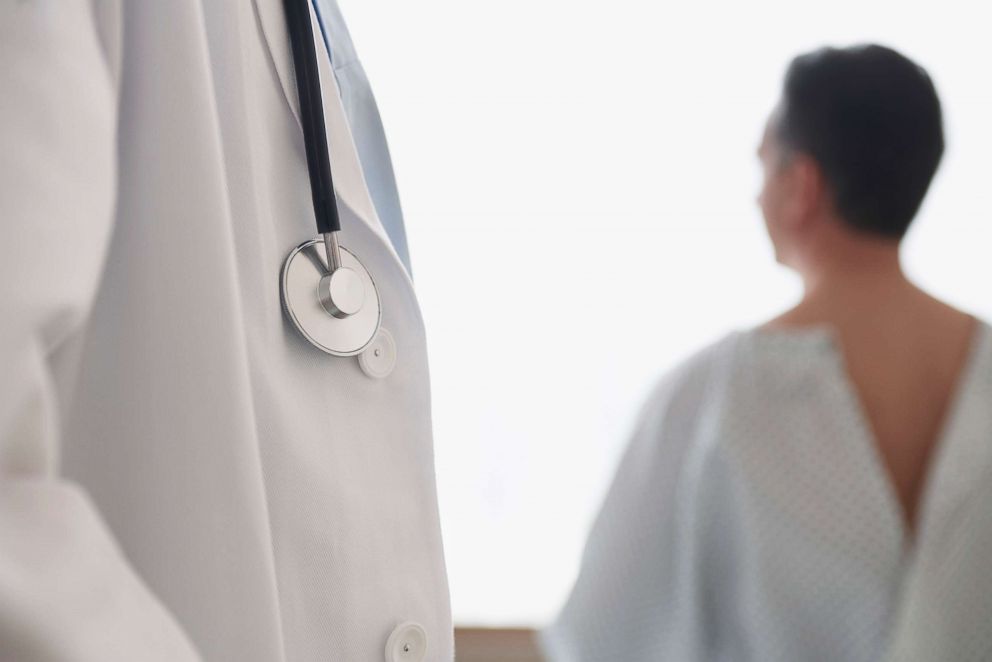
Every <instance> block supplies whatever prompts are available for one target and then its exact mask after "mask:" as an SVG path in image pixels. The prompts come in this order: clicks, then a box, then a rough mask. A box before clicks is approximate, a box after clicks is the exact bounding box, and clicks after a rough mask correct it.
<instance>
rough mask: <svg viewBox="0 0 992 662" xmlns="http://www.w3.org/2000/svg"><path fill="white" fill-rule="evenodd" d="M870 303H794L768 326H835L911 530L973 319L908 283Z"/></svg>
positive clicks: (965, 354) (964, 358)
mask: <svg viewBox="0 0 992 662" xmlns="http://www.w3.org/2000/svg"><path fill="white" fill-rule="evenodd" d="M873 303H874V305H872V306H871V309H870V312H863V311H862V312H860V313H859V312H858V311H852V310H850V309H849V310H847V311H845V312H846V313H847V314H837V313H836V312H834V311H831V310H830V307H829V306H822V307H820V308H819V309H818V308H817V306H816V305H815V304H812V305H806V306H804V305H800V306H799V307H797V308H795V309H793V310H792V311H790V312H789V313H786V314H785V315H783V316H781V317H779V318H778V319H776V320H774V321H772V322H770V323H769V324H768V325H767V326H766V328H770V329H789V328H802V327H806V326H810V325H814V326H829V327H831V328H833V329H835V331H836V334H837V337H838V338H837V339H838V341H839V345H840V351H841V353H842V355H843V361H844V366H845V369H846V372H847V375H848V378H849V379H850V380H851V383H852V386H853V389H854V391H855V392H856V394H857V397H858V400H859V402H860V407H861V409H862V412H863V414H864V415H865V417H866V422H867V424H868V427H869V431H870V434H871V439H872V442H873V443H874V445H875V447H876V449H877V451H878V453H879V454H880V457H881V459H882V461H883V463H884V465H885V467H886V469H887V471H888V475H889V478H890V480H891V482H892V487H893V489H894V490H895V495H896V497H897V498H898V501H899V505H900V506H901V509H902V514H903V518H904V520H905V522H906V526H907V528H908V530H909V531H913V530H914V529H915V528H916V524H917V519H918V513H919V506H920V501H921V496H922V494H923V492H924V490H925V488H926V477H927V475H928V473H929V471H928V469H929V467H930V464H931V462H930V460H931V459H932V458H933V456H934V451H935V449H936V448H937V447H938V446H939V444H940V441H941V438H942V436H943V432H944V428H945V421H946V420H947V419H948V416H949V413H950V411H951V409H952V408H953V406H954V401H955V396H956V394H957V391H958V389H957V387H958V384H959V383H960V382H961V380H962V373H963V372H964V371H965V368H966V366H967V361H968V358H969V356H970V354H971V353H972V349H973V346H974V339H975V335H976V328H977V322H976V320H975V319H974V318H973V317H971V316H970V315H967V314H965V313H962V312H960V311H958V310H955V309H954V308H952V307H950V306H948V305H946V304H944V303H942V302H940V301H938V300H937V299H934V298H932V297H930V296H928V295H927V294H925V293H924V292H922V291H920V290H918V289H916V288H912V287H909V288H905V289H904V290H903V291H900V292H894V293H893V294H892V295H891V296H889V297H886V298H884V299H882V298H879V299H878V300H877V301H875V302H873Z"/></svg>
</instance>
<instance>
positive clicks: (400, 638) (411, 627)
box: [386, 622, 427, 662]
mask: <svg viewBox="0 0 992 662" xmlns="http://www.w3.org/2000/svg"><path fill="white" fill-rule="evenodd" d="M426 657H427V632H426V631H425V630H424V628H423V627H421V626H420V624H419V623H412V622H407V623H403V624H402V625H399V626H397V628H396V629H395V630H393V632H392V634H390V635H389V639H388V640H387V641H386V662H422V661H423V660H424V659H425V658H426Z"/></svg>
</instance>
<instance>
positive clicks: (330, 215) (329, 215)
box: [283, 0, 341, 235]
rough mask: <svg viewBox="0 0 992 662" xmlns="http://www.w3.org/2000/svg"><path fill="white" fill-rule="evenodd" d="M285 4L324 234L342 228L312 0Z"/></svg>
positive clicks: (316, 214)
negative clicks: (319, 68)
mask: <svg viewBox="0 0 992 662" xmlns="http://www.w3.org/2000/svg"><path fill="white" fill-rule="evenodd" d="M283 7H284V8H285V10H286V23H287V25H288V27H289V38H290V43H291V44H292V49H293V64H294V65H295V68H296V89H297V94H298V96H299V100H300V122H301V124H302V125H303V142H304V145H305V147H306V153H307V169H308V170H309V171H310V194H311V196H312V197H313V213H314V217H315V218H316V220H317V234H318V235H324V234H328V233H332V232H338V231H340V230H341V219H340V218H339V216H338V206H337V199H336V197H335V194H334V178H333V176H332V174H331V159H330V155H329V154H328V149H327V130H326V128H325V125H324V106H323V99H322V97H321V93H320V74H319V72H318V70H317V50H316V47H315V45H314V36H313V25H312V24H311V22H310V0H283Z"/></svg>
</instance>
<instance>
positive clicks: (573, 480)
mask: <svg viewBox="0 0 992 662" xmlns="http://www.w3.org/2000/svg"><path fill="white" fill-rule="evenodd" d="M339 1H340V4H341V6H342V10H343V12H344V13H345V16H346V18H347V19H348V21H349V24H350V27H351V31H352V36H353V37H354V40H355V44H356V47H357V49H358V52H359V55H360V56H361V57H362V60H363V62H364V65H365V68H366V71H367V72H368V74H369V78H370V79H371V81H372V84H373V87H374V89H375V91H376V95H377V97H378V100H379V104H380V109H381V111H382V115H383V121H384V122H385V125H386V131H387V134H388V137H389V140H390V143H391V147H392V152H393V159H394V165H395V168H396V174H397V179H398V183H399V187H400V194H401V196H402V200H403V206H404V209H405V212H406V220H407V229H408V232H409V239H410V248H411V252H412V260H413V267H414V276H415V280H416V283H417V289H418V292H419V295H420V298H421V304H422V307H423V310H424V315H425V318H426V321H427V327H428V328H427V331H428V338H429V349H430V358H431V362H432V377H433V392H434V421H435V430H436V437H435V439H436V453H437V470H438V489H439V495H440V502H441V514H442V525H443V529H444V536H445V545H446V550H447V560H448V569H449V574H450V581H451V595H452V602H453V609H454V612H455V619H456V621H457V622H459V623H462V624H468V623H472V624H490V625H498V624H529V625H541V624H543V623H545V622H547V621H548V620H549V619H550V618H552V617H553V615H554V613H555V612H556V610H557V609H558V607H559V606H560V604H561V602H562V600H564V598H565V596H566V595H567V591H568V589H569V586H570V584H571V582H572V580H573V578H574V575H575V572H576V570H577V566H578V562H579V558H580V555H581V550H582V544H583V540H584V537H585V533H586V530H587V528H588V526H589V524H590V523H591V519H592V517H593V516H594V515H595V512H596V508H597V505H598V502H599V500H600V499H601V497H602V494H603V491H604V489H605V488H606V486H607V484H608V481H609V477H610V474H611V471H612V469H613V466H614V464H615V462H616V461H617V459H618V456H619V453H620V451H621V450H622V448H623V444H624V441H625V435H626V433H627V431H628V429H629V428H630V426H631V424H632V417H633V416H634V414H635V413H636V411H637V409H638V407H639V405H640V399H641V398H642V397H643V396H644V394H645V392H646V390H647V389H648V387H649V386H650V384H651V383H652V382H653V381H654V380H655V379H656V378H657V377H658V375H659V374H660V373H662V372H663V371H664V370H665V369H666V368H668V367H670V366H671V365H672V364H673V363H674V362H676V361H678V360H680V359H681V358H683V357H685V356H686V355H687V354H688V353H689V352H691V351H693V350H695V349H696V348H699V347H700V346H702V345H703V344H705V343H708V342H710V341H711V340H713V339H715V338H717V337H718V336H720V335H722V334H724V333H726V332H727V331H729V330H731V329H733V328H736V327H742V326H747V325H750V324H754V323H756V322H759V321H761V320H763V319H764V318H767V317H770V316H772V315H773V314H775V313H776V311H779V310H780V309H783V308H784V307H786V306H788V305H789V304H790V303H791V302H793V301H794V300H795V298H796V297H797V296H798V294H799V286H798V282H797V281H796V279H795V278H794V277H793V276H792V275H791V274H789V273H788V272H786V271H784V270H783V269H782V268H780V267H778V266H776V265H775V264H774V263H773V260H772V255H771V251H770V247H769V245H768V242H767V240H766V239H765V236H764V233H763V226H762V222H761V218H760V215H759V213H758V210H757V208H756V206H755V204H754V197H755V195H756V194H757V190H758V185H759V171H758V167H757V161H756V159H755V156H754V150H755V147H756V146H757V142H758V139H759V137H760V132H761V128H762V125H763V122H764V119H765V115H766V114H767V112H768V111H769V109H770V108H771V107H772V105H773V104H774V103H775V101H776V98H777V94H778V90H779V86H780V84H781V78H782V74H783V72H784V69H785V67H786V65H787V63H788V61H789V59H791V57H792V56H793V55H795V54H797V53H799V52H803V51H806V50H810V49H812V48H815V47H817V46H820V45H823V44H833V45H847V44H850V43H852V42H859V41H875V42H878V43H883V44H886V45H890V46H893V47H895V48H897V49H899V50H901V51H903V52H904V53H906V54H907V55H909V56H910V57H912V58H913V59H915V60H916V61H917V62H919V63H920V64H922V65H924V66H925V67H926V68H927V69H928V70H929V71H930V73H931V75H932V76H933V78H934V80H935V82H936V84H937V87H938V91H939V92H940V94H941V96H942V99H943V102H944V108H945V121H946V131H947V135H948V152H947V155H946V157H945V161H944V164H943V166H942V168H941V171H940V172H939V173H938V176H937V180H936V182H935V184H934V187H933V189H932V191H931V195H930V197H929V199H928V201H927V203H926V204H925V206H924V209H923V212H922V214H921V217H920V218H919V219H918V220H917V223H916V227H915V229H914V230H913V231H912V232H911V234H910V236H909V238H908V240H907V244H906V250H905V257H906V263H907V266H908V269H909V271H910V272H911V274H912V275H914V276H915V277H916V278H917V279H918V281H919V282H921V283H922V284H923V285H924V286H926V287H927V288H929V289H930V290H931V291H932V292H934V293H936V294H938V295H940V296H943V297H945V298H946V299H948V300H950V301H951V302H952V303H955V304H957V305H960V306H963V307H965V308H967V309H969V310H971V311H972V312H976V313H978V314H980V315H982V316H983V317H985V318H986V319H992V299H990V296H989V283H992V261H990V260H989V257H988V256H989V248H990V240H992V230H990V227H992V223H990V221H992V219H990V206H992V196H990V193H989V191H990V187H989V177H990V168H989V156H990V154H992V122H990V118H992V82H990V81H992V77H990V63H992V40H989V39H988V30H987V26H988V25H989V23H988V17H987V16H986V15H985V13H984V12H983V10H981V9H980V7H981V6H982V4H984V3H977V2H946V1H945V2H941V3H936V2H929V3H926V4H920V5H914V4H912V3H909V2H906V1H903V2H870V1H869V0H857V1H852V0H832V1H831V2H829V3H816V4H815V5H814V4H807V3H803V2H797V1H795V0H792V1H779V2H764V1H760V0H750V1H749V2H724V3H719V2H696V3H689V2H681V3H671V2H646V1H645V0H610V1H609V2H589V1H586V0H567V1H566V0H500V1H498V2H496V1H491V2H477V1H472V0H419V1H417V2H412V1H410V0H339Z"/></svg>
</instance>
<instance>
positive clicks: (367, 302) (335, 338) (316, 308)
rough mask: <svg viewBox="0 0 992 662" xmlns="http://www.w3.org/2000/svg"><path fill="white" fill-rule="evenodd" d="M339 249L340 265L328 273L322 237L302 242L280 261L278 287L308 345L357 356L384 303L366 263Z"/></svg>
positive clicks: (369, 338)
mask: <svg viewBox="0 0 992 662" xmlns="http://www.w3.org/2000/svg"><path fill="white" fill-rule="evenodd" d="M340 251H341V253H340V254H341V264H340V266H339V267H338V268H337V269H336V270H335V271H334V272H333V273H330V272H329V270H328V266H327V261H326V259H325V254H324V240H323V239H320V238H317V239H311V240H310V241H306V242H304V243H302V244H300V245H299V246H297V247H296V248H295V249H293V250H292V251H291V252H290V253H289V255H288V256H287V257H286V261H285V262H284V263H283V267H282V282H281V283H280V285H281V288H280V289H281V291H282V303H283V308H284V309H285V311H286V314H287V316H288V317H289V319H290V320H291V321H292V322H293V325H294V326H295V327H296V329H297V330H298V331H299V332H300V334H302V335H303V337H304V338H306V339H307V340H308V341H309V342H310V344H312V345H313V346H314V347H316V348H317V349H319V350H321V351H324V352H327V353H328V354H332V355H334V356H355V355H357V354H361V353H362V351H363V350H365V348H366V347H368V346H369V345H370V344H371V343H372V341H373V340H374V339H375V337H376V332H378V330H379V324H380V323H381V321H382V303H381V299H380V298H379V290H378V289H377V288H376V285H375V280H373V278H372V274H370V273H369V271H368V269H366V268H365V265H363V264H362V263H361V261H360V260H359V259H358V258H357V257H355V256H354V255H353V254H352V253H351V252H349V251H348V250H347V249H346V248H344V247H341V248H340ZM335 279H336V280H337V281H338V282H334V281H335ZM334 295H336V296H334ZM335 302H336V303H335ZM339 308H347V310H340V309H339Z"/></svg>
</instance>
